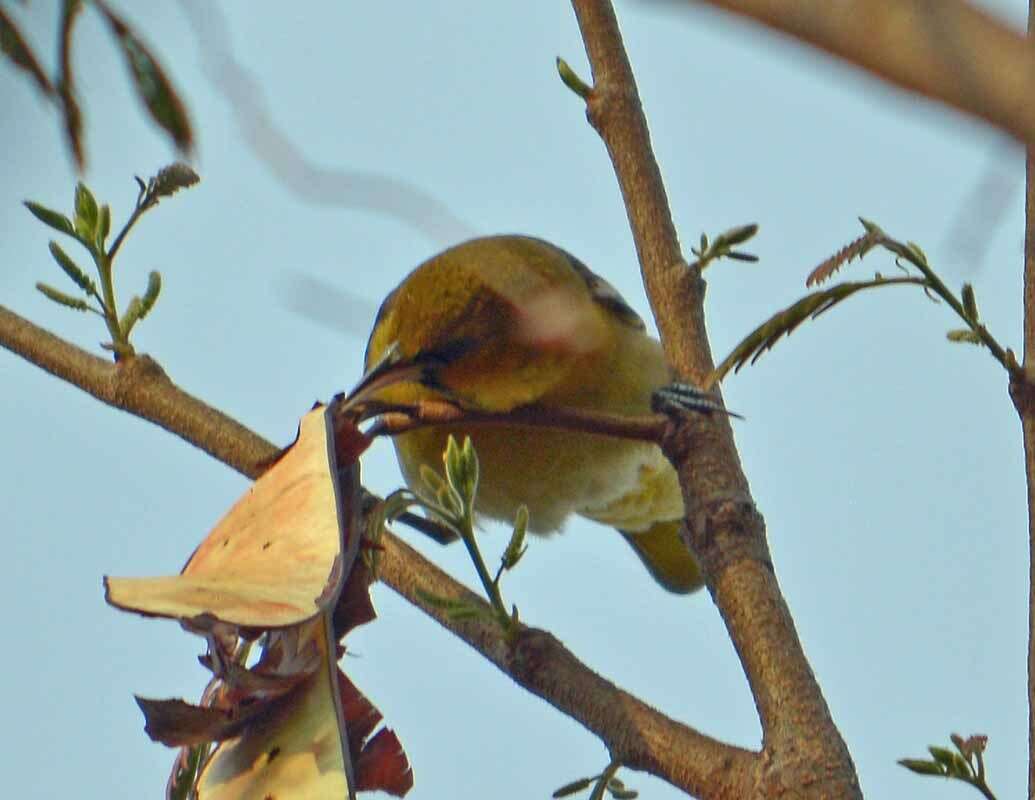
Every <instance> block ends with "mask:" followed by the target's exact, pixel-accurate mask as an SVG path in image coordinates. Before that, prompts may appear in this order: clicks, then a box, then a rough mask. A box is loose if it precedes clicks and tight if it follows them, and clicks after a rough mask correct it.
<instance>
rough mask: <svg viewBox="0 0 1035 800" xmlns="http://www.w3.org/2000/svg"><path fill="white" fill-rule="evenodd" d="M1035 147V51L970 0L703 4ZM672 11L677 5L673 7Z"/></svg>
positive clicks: (720, 0) (711, 0)
mask: <svg viewBox="0 0 1035 800" xmlns="http://www.w3.org/2000/svg"><path fill="white" fill-rule="evenodd" d="M701 2H704V3H707V4H709V5H712V6H715V7H717V8H721V9H724V10H726V11H730V12H732V13H734V14H738V15H740V16H743V17H746V18H748V19H752V20H755V21H756V22H760V23H761V24H763V25H765V26H766V27H769V28H772V29H773V30H776V31H780V32H782V33H785V34H788V35H789V36H791V37H793V38H795V39H798V40H800V41H802V42H805V43H807V44H810V45H812V46H814V47H816V48H818V49H820V50H825V51H826V52H828V53H830V54H831V55H834V56H837V57H838V58H841V59H843V60H844V61H846V62H847V63H849V64H852V65H854V66H857V67H860V68H862V69H864V70H866V71H867V72H870V73H871V74H873V75H876V76H877V77H878V78H881V79H883V80H884V81H886V82H888V83H891V84H894V85H896V86H899V87H901V88H903V89H907V90H909V91H912V92H916V93H917V94H920V95H923V96H924V97H929V98H931V99H932V100H937V101H939V102H942V103H944V104H946V105H948V106H952V107H954V108H957V109H959V110H960V111H964V112H966V113H967V114H971V115H973V116H975V117H979V118H980V119H983V120H985V121H987V122H990V123H991V124H992V125H994V126H996V127H997V128H1001V129H1002V130H1004V131H1007V132H1008V133H1010V134H1012V135H1013V136H1014V137H1015V138H1016V139H1018V140H1020V141H1021V142H1035V105H1033V104H1032V103H1031V102H1030V98H1031V96H1032V92H1033V90H1035V48H1033V47H1032V46H1031V43H1030V42H1029V41H1028V40H1027V38H1026V37H1025V36H1024V35H1023V34H1022V33H1021V32H1020V31H1015V30H1013V29H1012V28H1010V27H1008V26H1007V25H1004V24H1003V23H1001V22H999V21H997V20H996V19H995V18H994V17H993V16H991V15H990V14H988V13H987V12H985V11H982V10H980V9H978V8H977V7H975V6H974V5H972V4H970V3H967V2H964V0H937V2H931V0H839V2H836V3H833V2H830V0H795V2H793V3H788V2H786V0H697V2H696V3H689V4H688V3H686V2H685V0H684V2H683V3H681V4H682V5H697V4H700V3H701ZM669 4H670V5H672V3H671V2H670V3H669Z"/></svg>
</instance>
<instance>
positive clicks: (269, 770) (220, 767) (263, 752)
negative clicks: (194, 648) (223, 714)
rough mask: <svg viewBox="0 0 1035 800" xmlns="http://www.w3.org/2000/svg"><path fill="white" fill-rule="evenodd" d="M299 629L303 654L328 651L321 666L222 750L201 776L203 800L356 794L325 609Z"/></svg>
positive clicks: (313, 799) (301, 799) (300, 799)
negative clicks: (309, 648) (308, 650)
mask: <svg viewBox="0 0 1035 800" xmlns="http://www.w3.org/2000/svg"><path fill="white" fill-rule="evenodd" d="M298 627H299V630H300V634H301V635H300V642H301V643H302V646H301V647H300V648H299V651H300V652H301V651H302V650H304V649H305V646H306V645H307V644H308V643H310V642H312V643H313V644H315V646H316V647H317V648H318V649H319V652H320V654H321V657H320V667H319V670H318V671H317V672H316V673H315V674H314V675H311V676H310V677H309V678H308V679H307V680H306V681H305V683H304V684H302V685H301V686H299V688H298V689H297V690H296V691H294V692H292V693H291V694H290V695H287V696H286V697H285V698H284V700H283V701H281V702H278V703H276V708H275V710H274V711H273V712H272V713H269V714H264V715H263V716H261V717H260V718H259V719H257V720H255V721H254V722H253V723H252V724H249V725H248V726H247V728H246V729H245V730H244V731H243V732H242V733H241V735H240V736H238V737H237V738H234V739H230V740H228V741H225V742H222V743H221V744H220V745H219V746H218V747H217V748H216V750H215V752H214V753H213V754H212V756H211V757H210V758H209V760H208V762H207V763H206V764H205V766H204V768H203V769H202V772H201V776H200V778H199V780H198V786H197V796H198V800H237V798H241V797H275V798H277V800H295V799H296V798H297V800H322V799H323V798H327V800H331V799H332V798H335V800H336V799H337V798H343V797H352V796H353V795H354V792H355V788H354V783H353V780H352V775H351V773H352V765H351V760H350V758H349V753H348V744H347V739H346V735H345V730H344V722H343V715H342V709H341V700H340V696H339V691H338V686H337V673H338V670H337V667H336V666H335V648H334V642H333V640H332V638H331V636H332V634H331V625H330V619H329V616H328V615H323V614H321V615H320V616H319V617H317V618H316V619H313V620H310V621H308V622H305V623H303V624H302V625H300V626H298ZM271 705H272V704H271Z"/></svg>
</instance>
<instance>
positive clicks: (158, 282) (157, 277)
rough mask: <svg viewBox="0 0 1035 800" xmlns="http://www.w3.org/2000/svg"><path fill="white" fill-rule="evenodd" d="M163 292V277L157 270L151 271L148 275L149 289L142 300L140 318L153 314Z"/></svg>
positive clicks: (145, 291)
mask: <svg viewBox="0 0 1035 800" xmlns="http://www.w3.org/2000/svg"><path fill="white" fill-rule="evenodd" d="M161 291H162V276H161V274H159V273H158V272H157V271H156V270H151V272H149V273H148V275H147V289H145V290H144V297H143V298H142V299H141V301H140V302H141V304H142V305H143V309H142V310H141V313H140V318H141V319H143V318H144V317H146V316H147V315H148V314H150V313H151V309H152V308H154V307H155V303H156V302H157V301H158V294H159V293H160V292H161Z"/></svg>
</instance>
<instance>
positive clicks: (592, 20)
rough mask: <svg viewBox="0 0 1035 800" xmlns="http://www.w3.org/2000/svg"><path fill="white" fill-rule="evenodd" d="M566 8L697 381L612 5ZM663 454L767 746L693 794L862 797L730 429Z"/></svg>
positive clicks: (691, 423)
mask: <svg viewBox="0 0 1035 800" xmlns="http://www.w3.org/2000/svg"><path fill="white" fill-rule="evenodd" d="M572 5H573V6H574V8H575V13H576V16H577V17H578V22H579V27H580V29H581V31H582V37H583V40H584V42H585V45H586V53H587V55H588V56H589V61H590V65H591V67H592V70H593V88H592V90H591V91H590V93H589V95H588V97H587V98H586V106H587V115H588V118H589V121H590V124H592V125H593V127H594V128H595V129H596V130H597V132H598V133H599V134H600V137H601V139H602V140H603V141H604V144H605V146H606V147H607V151H608V154H609V155H610V157H611V160H612V162H613V164H614V169H615V173H616V175H617V177H618V182H619V185H620V187H621V190H622V195H623V198H624V200H625V206H626V210H627V213H628V216H629V222H630V225H631V228H632V233H633V238H634V240H635V242H636V249H637V253H638V255H639V258H640V266H641V270H642V272H643V278H644V283H645V285H646V288H647V294H648V297H649V299H650V302H651V307H652V309H653V311H654V315H655V319H656V320H657V324H658V329H659V330H660V331H661V338H662V343H663V344H664V346H665V352H666V355H667V357H668V359H669V363H670V364H671V365H672V366H673V368H674V369H675V370H676V372H677V373H678V374H679V376H680V377H681V378H684V379H686V378H689V379H691V380H694V379H696V380H697V381H700V380H701V379H702V378H703V377H704V375H706V374H707V373H708V372H709V371H710V370H711V369H712V366H713V365H712V357H711V352H710V349H709V345H708V339H707V335H706V332H705V326H704V307H703V301H704V282H703V281H702V280H701V277H700V275H699V273H697V272H696V271H692V270H691V269H690V268H689V267H688V266H687V264H686V262H685V260H684V259H683V256H682V253H681V251H680V248H679V242H678V239H677V236H676V233H675V228H674V226H673V224H672V215H671V212H670V210H669V207H668V200H667V197H666V195H665V188H664V185H663V183H662V179H661V172H660V170H659V168H658V165H657V162H656V161H655V159H654V154H653V151H652V149H651V144H650V136H649V134H648V131H647V123H646V120H645V118H644V116H643V111H642V108H641V106H640V99H639V95H638V92H637V89H636V83H635V79H634V77H633V73H632V69H631V67H630V66H629V61H628V58H627V57H626V54H625V51H624V48H623V46H622V39H621V34H620V32H619V30H618V23H617V20H616V19H615V16H614V11H613V9H612V7H611V3H610V2H609V0H572ZM664 449H665V452H666V455H668V456H669V458H670V459H671V460H672V462H673V464H675V465H676V468H677V469H678V470H679V474H680V479H681V483H682V486H683V496H684V500H685V505H686V511H687V521H688V529H689V538H690V545H691V547H692V549H693V551H694V553H695V554H696V555H697V556H698V558H699V559H700V561H701V564H702V567H703V569H704V574H705V578H706V582H707V585H708V588H709V590H710V592H711V594H712V597H713V599H714V600H715V603H716V605H717V606H718V608H719V611H720V613H721V614H722V617H723V620H724V621H725V623H726V626H727V628H728V629H729V632H730V635H731V637H732V639H733V643H734V645H735V646H736V648H737V652H738V654H739V656H740V660H741V663H742V664H743V666H744V671H745V673H746V675H747V678H748V682H749V684H750V686H751V691H752V694H753V696H754V699H755V704H756V707H757V708H758V712H759V717H760V720H761V723H762V730H763V737H764V750H763V753H762V755H761V757H760V758H758V759H757V760H756V763H755V770H754V774H753V775H750V776H745V782H744V783H742V784H741V785H740V786H738V787H737V791H736V792H734V793H733V794H732V795H731V794H730V793H729V792H728V790H727V787H725V786H723V785H719V784H718V783H716V784H715V785H711V786H708V787H705V789H704V791H701V792H700V794H699V796H701V797H715V798H718V797H729V796H736V797H755V796H777V795H783V794H784V793H790V794H793V796H795V797H859V796H860V792H859V786H858V780H857V778H856V776H855V768H854V766H853V764H852V760H851V757H850V755H849V753H848V749H847V747H846V746H845V744H844V742H843V740H842V738H841V736H840V734H839V733H838V731H837V728H836V727H835V726H834V723H833V721H832V719H831V717H830V712H829V710H828V708H827V705H826V702H825V701H824V699H823V695H822V693H821V691H820V689H819V685H818V684H817V683H816V680H815V677H814V676H813V674H812V670H811V668H810V667H809V664H808V661H807V660H806V658H805V655H804V652H803V651H802V648H801V643H800V642H799V640H798V636H797V632H796V631H795V628H794V622H793V619H792V618H791V614H790V611H789V609H788V608H787V605H786V603H785V602H784V599H783V597H782V595H781V593H780V590H779V586H778V585H777V582H776V578H775V576H774V574H773V571H772V565H771V562H770V557H769V549H768V544H767V542H766V538H765V526H764V523H763V521H762V518H761V516H760V515H759V514H758V512H757V511H756V510H755V507H754V503H753V502H752V500H751V496H750V492H749V489H748V484H747V479H746V477H745V476H744V474H743V471H742V470H741V467H740V461H739V458H738V455H737V451H736V448H735V446H734V443H733V437H732V432H731V430H730V426H729V422H728V420H726V419H721V418H700V417H692V418H689V417H688V418H687V419H686V421H685V424H683V425H682V426H679V427H678V429H677V430H676V432H675V433H674V435H672V436H671V438H670V440H669V441H668V442H667V443H666V446H665V448H664ZM687 683H688V685H690V681H688V682H687Z"/></svg>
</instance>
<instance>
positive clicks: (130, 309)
mask: <svg viewBox="0 0 1035 800" xmlns="http://www.w3.org/2000/svg"><path fill="white" fill-rule="evenodd" d="M143 307H144V304H143V302H142V301H141V300H140V298H139V297H138V296H137V295H133V297H132V298H131V299H130V301H129V303H128V304H127V305H126V311H125V313H124V314H123V315H122V319H120V320H119V328H121V329H122V335H123V336H129V333H130V331H132V330H133V326H134V325H136V324H137V323H138V322H139V321H140V318H141V317H142V316H143V315H144V314H143Z"/></svg>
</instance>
